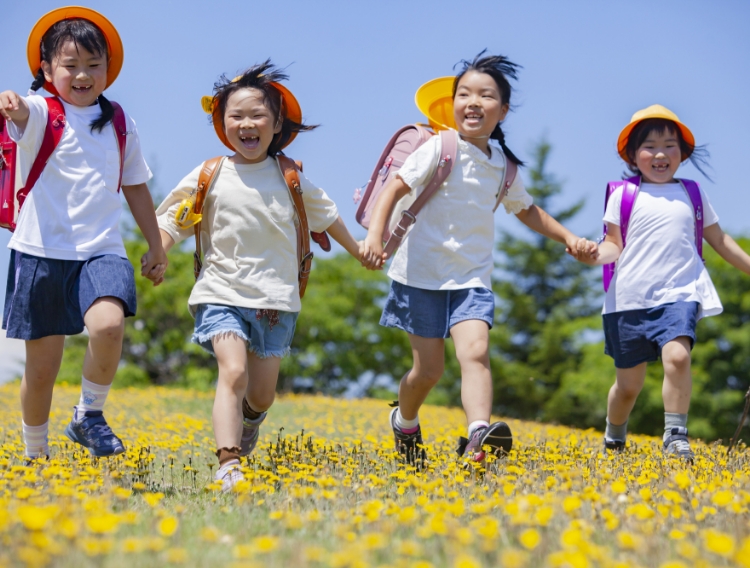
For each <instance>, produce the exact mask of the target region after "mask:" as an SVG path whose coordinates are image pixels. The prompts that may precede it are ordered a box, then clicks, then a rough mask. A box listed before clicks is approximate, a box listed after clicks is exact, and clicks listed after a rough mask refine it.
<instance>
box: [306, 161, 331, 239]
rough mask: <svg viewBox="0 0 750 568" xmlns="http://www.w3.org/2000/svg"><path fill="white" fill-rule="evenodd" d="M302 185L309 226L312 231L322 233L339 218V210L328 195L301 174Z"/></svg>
mask: <svg viewBox="0 0 750 568" xmlns="http://www.w3.org/2000/svg"><path fill="white" fill-rule="evenodd" d="M300 185H301V186H302V201H303V202H304V204H305V214H306V215H307V224H308V226H309V228H310V230H311V231H314V232H316V233H321V232H323V231H325V230H326V229H327V228H328V227H330V226H331V225H332V224H333V222H334V221H335V220H336V219H337V218H338V216H339V210H338V208H337V207H336V204H335V203H334V202H333V200H332V199H331V198H330V197H328V194H326V192H325V191H323V190H322V189H320V188H319V187H316V186H315V185H314V184H313V183H312V182H311V181H310V180H308V179H307V178H306V177H305V176H304V174H300Z"/></svg>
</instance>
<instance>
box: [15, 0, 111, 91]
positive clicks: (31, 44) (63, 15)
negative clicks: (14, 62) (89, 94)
mask: <svg viewBox="0 0 750 568" xmlns="http://www.w3.org/2000/svg"><path fill="white" fill-rule="evenodd" d="M72 18H83V19H84V20H88V21H89V22H91V23H92V24H94V25H95V26H96V27H98V28H99V29H100V30H101V31H102V33H103V34H104V38H105V39H106V40H107V51H108V52H109V53H108V55H109V61H108V62H107V87H109V86H110V85H111V84H112V83H114V82H115V79H117V76H118V75H119V74H120V70H121V69H122V61H123V57H124V52H123V48H122V40H121V39H120V34H119V33H117V29H116V28H115V27H114V26H113V25H112V22H110V21H109V20H108V19H107V18H105V17H104V16H102V15H101V14H100V13H99V12H96V11H95V10H91V9H90V8H84V7H83V6H65V7H64V8H57V9H55V10H52V11H51V12H48V13H46V14H45V15H44V16H42V17H41V18H40V19H39V21H38V22H37V23H36V24H34V27H33V28H32V29H31V33H30V34H29V41H28V43H27V44H26V57H27V59H28V61H29V68H30V69H31V74H32V75H33V76H34V77H36V74H37V72H38V71H39V69H40V68H41V66H42V52H41V48H40V45H41V43H42V38H43V37H44V34H46V33H47V30H49V29H50V28H51V27H52V26H53V25H55V24H56V23H57V22H60V21H62V20H70V19H72ZM44 88H45V89H46V90H47V92H49V93H51V94H53V95H59V93H58V92H57V89H55V87H54V86H53V85H52V83H50V82H48V81H45V83H44Z"/></svg>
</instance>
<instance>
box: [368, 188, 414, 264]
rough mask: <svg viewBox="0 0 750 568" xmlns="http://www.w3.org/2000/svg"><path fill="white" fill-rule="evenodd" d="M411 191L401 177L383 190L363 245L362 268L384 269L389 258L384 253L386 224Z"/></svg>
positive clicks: (376, 203)
mask: <svg viewBox="0 0 750 568" xmlns="http://www.w3.org/2000/svg"><path fill="white" fill-rule="evenodd" d="M410 191H411V188H410V187H409V186H408V185H406V183H405V182H404V180H402V179H401V178H400V177H399V176H397V175H396V176H393V178H392V179H391V181H389V182H388V183H387V184H386V186H385V187H384V188H383V191H382V192H381V193H380V195H379V196H378V200H377V201H376V202H375V208H374V209H373V211H372V217H370V229H369V230H368V231H367V237H365V241H364V243H363V249H362V266H364V267H365V268H368V269H370V270H378V269H380V268H382V266H383V263H384V262H385V261H386V260H387V256H386V255H385V253H384V252H383V232H384V231H385V224H386V223H387V222H388V220H389V219H390V218H391V212H392V211H393V207H394V205H395V204H396V203H397V202H398V201H399V200H400V199H401V198H402V197H404V196H405V195H407V194H408V193H409V192H410Z"/></svg>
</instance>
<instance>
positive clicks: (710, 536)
mask: <svg viewBox="0 0 750 568" xmlns="http://www.w3.org/2000/svg"><path fill="white" fill-rule="evenodd" d="M703 536H704V543H705V546H706V550H709V551H711V552H713V553H714V554H718V555H719V556H723V557H724V558H729V557H730V556H732V554H733V553H734V539H733V538H732V537H731V536H729V535H728V534H725V533H722V532H719V531H716V530H712V529H709V530H707V531H706V532H705V533H704V535H703Z"/></svg>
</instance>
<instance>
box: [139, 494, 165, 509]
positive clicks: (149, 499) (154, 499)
mask: <svg viewBox="0 0 750 568" xmlns="http://www.w3.org/2000/svg"><path fill="white" fill-rule="evenodd" d="M143 499H144V500H145V501H146V503H148V506H149V507H152V508H153V507H156V506H157V505H158V504H159V503H160V502H161V500H162V499H164V493H144V494H143Z"/></svg>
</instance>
